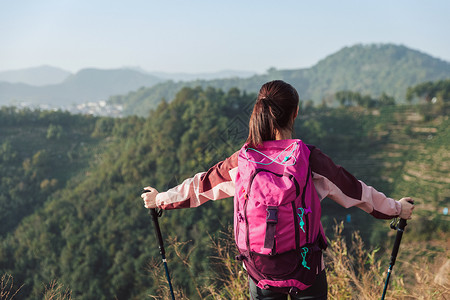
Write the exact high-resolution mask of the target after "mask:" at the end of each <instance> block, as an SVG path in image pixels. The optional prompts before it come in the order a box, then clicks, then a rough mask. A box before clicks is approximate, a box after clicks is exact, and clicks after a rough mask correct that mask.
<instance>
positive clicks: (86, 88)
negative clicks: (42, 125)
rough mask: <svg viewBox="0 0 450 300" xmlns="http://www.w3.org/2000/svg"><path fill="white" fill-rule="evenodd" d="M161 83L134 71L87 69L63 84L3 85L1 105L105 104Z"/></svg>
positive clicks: (2, 83)
mask: <svg viewBox="0 0 450 300" xmlns="http://www.w3.org/2000/svg"><path fill="white" fill-rule="evenodd" d="M161 81H163V80H162V79H160V78H158V77H156V76H153V75H148V74H143V73H141V72H138V71H134V70H130V69H115V70H100V69H83V70H81V71H79V72H77V73H76V74H74V75H70V76H69V77H67V78H66V79H65V80H64V81H63V82H62V83H59V84H52V85H45V86H39V87H38V86H31V85H27V84H23V83H8V82H0V105H9V104H11V103H15V102H28V103H31V104H50V105H54V106H65V105H70V104H77V103H85V102H90V101H101V100H106V99H107V98H108V97H110V96H111V95H115V94H123V93H127V92H129V91H132V90H136V89H138V88H140V87H142V86H152V85H154V84H156V83H159V82H161Z"/></svg>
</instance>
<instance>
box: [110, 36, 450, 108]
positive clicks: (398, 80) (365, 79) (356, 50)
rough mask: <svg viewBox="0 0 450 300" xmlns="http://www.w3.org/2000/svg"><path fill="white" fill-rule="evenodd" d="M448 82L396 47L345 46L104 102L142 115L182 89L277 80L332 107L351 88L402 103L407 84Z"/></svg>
mask: <svg viewBox="0 0 450 300" xmlns="http://www.w3.org/2000/svg"><path fill="white" fill-rule="evenodd" d="M447 78H450V63H449V62H447V61H443V60H440V59H437V58H434V57H432V56H430V55H428V54H425V53H422V52H420V51H417V50H412V49H410V48H407V47H405V46H402V45H394V44H370V45H362V44H359V45H354V46H351V47H345V48H343V49H341V50H339V51H338V52H336V53H334V54H332V55H329V56H328V57H326V58H324V59H323V60H321V61H319V62H318V63H317V64H316V65H314V66H313V67H311V68H307V69H294V70H277V69H275V68H271V69H269V70H268V71H267V73H266V74H262V75H255V76H252V77H250V78H244V79H241V78H239V79H236V78H229V79H216V80H195V81H189V82H177V83H176V82H164V83H160V84H157V85H155V86H153V87H151V88H148V89H140V90H138V91H134V92H131V93H129V94H128V95H123V96H115V97H111V98H110V99H109V102H110V103H115V104H121V105H123V106H124V114H137V115H143V116H145V115H146V114H147V112H148V111H149V110H150V109H154V108H155V107H156V106H157V104H158V103H159V102H160V101H161V99H166V100H169V101H170V100H171V99H173V97H174V96H175V95H176V93H177V91H179V90H180V89H181V88H182V87H184V86H188V87H195V86H201V87H204V88H205V87H207V86H211V87H214V88H220V89H223V90H228V89H230V88H232V87H237V88H239V89H240V90H243V91H246V92H250V93H256V92H258V90H259V88H260V87H261V85H262V84H263V83H265V82H267V81H270V80H274V79H281V80H285V81H287V82H289V83H291V84H292V85H293V86H294V87H295V88H296V89H297V90H298V92H299V94H300V98H301V99H302V100H313V102H315V103H316V104H319V103H322V102H325V103H327V104H329V105H330V104H333V95H334V94H335V93H336V92H338V91H342V90H352V91H355V92H360V93H362V94H369V95H371V96H373V97H378V96H380V95H381V94H382V93H383V92H384V93H387V94H388V95H390V96H393V97H394V98H395V99H396V101H397V102H404V101H405V96H406V90H407V88H408V87H410V86H414V85H416V84H419V83H422V82H426V81H435V80H442V79H447Z"/></svg>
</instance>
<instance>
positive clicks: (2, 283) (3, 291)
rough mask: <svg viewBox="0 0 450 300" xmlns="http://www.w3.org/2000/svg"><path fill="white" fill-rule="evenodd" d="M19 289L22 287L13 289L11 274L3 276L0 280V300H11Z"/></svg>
mask: <svg viewBox="0 0 450 300" xmlns="http://www.w3.org/2000/svg"><path fill="white" fill-rule="evenodd" d="M21 288H22V286H20V287H19V288H17V289H15V288H14V278H13V277H12V276H11V274H3V275H2V278H1V279H0V300H10V299H13V298H14V297H15V296H16V295H17V293H18V292H19V291H20V289H21Z"/></svg>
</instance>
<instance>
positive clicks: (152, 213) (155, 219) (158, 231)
mask: <svg viewBox="0 0 450 300" xmlns="http://www.w3.org/2000/svg"><path fill="white" fill-rule="evenodd" d="M149 214H150V216H151V217H152V220H153V224H154V225H155V232H156V238H157V239H158V244H159V253H160V254H161V255H162V256H163V258H165V257H166V251H165V249H164V241H163V238H162V235H161V229H160V228H159V221H158V218H159V214H158V212H157V211H156V208H150V210H149Z"/></svg>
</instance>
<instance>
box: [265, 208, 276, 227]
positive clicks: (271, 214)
mask: <svg viewBox="0 0 450 300" xmlns="http://www.w3.org/2000/svg"><path fill="white" fill-rule="evenodd" d="M266 223H270V224H276V223H278V207H276V206H269V207H267V216H266Z"/></svg>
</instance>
